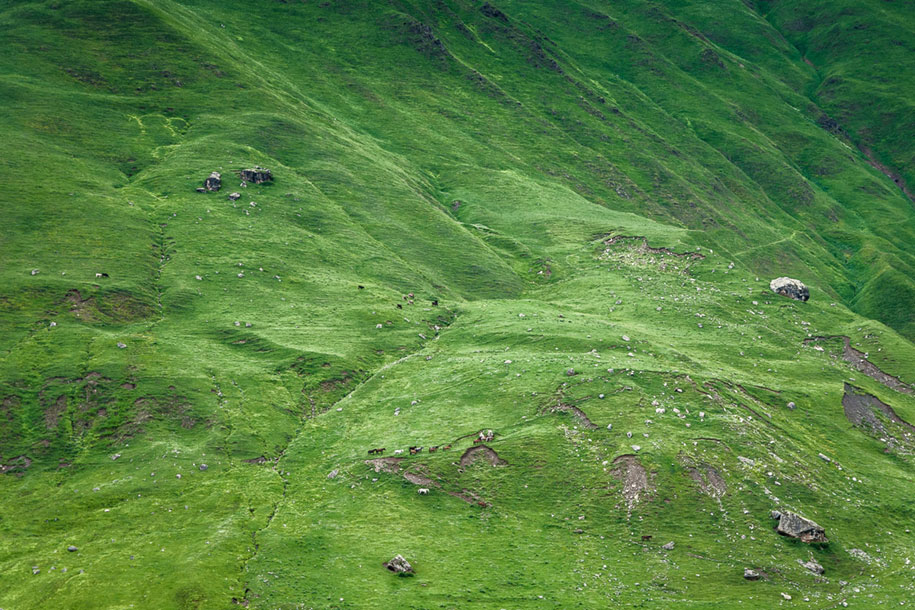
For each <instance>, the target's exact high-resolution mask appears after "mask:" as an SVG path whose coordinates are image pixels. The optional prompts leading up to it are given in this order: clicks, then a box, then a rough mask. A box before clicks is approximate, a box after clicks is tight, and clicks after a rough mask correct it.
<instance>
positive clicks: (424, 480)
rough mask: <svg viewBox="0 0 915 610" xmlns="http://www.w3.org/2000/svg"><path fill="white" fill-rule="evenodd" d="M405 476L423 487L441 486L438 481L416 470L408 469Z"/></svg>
mask: <svg viewBox="0 0 915 610" xmlns="http://www.w3.org/2000/svg"><path fill="white" fill-rule="evenodd" d="M403 478H405V479H406V480H408V481H410V482H411V483H413V484H414V485H420V486H422V487H440V485H439V484H438V483H436V482H435V481H433V480H432V479H430V478H429V477H427V476H424V475H421V474H419V473H416V472H410V471H407V472H405V473H403Z"/></svg>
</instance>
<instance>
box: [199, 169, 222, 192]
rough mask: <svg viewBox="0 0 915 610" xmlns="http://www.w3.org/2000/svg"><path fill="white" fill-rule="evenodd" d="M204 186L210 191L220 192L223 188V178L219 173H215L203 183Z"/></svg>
mask: <svg viewBox="0 0 915 610" xmlns="http://www.w3.org/2000/svg"><path fill="white" fill-rule="evenodd" d="M203 186H204V188H206V190H208V191H214V192H215V191H218V190H219V189H221V188H222V177H221V175H220V173H219V172H213V173H211V174H210V176H209V177H208V178H207V179H206V180H204V181H203Z"/></svg>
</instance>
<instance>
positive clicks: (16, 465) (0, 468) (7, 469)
mask: <svg viewBox="0 0 915 610" xmlns="http://www.w3.org/2000/svg"><path fill="white" fill-rule="evenodd" d="M31 465H32V460H31V458H29V457H28V456H26V455H17V456H16V457H14V458H10V459H8V460H6V461H4V462H0V474H7V473H10V474H14V475H16V476H20V477H21V476H22V475H24V474H25V470H26V468H28V467H29V466H31Z"/></svg>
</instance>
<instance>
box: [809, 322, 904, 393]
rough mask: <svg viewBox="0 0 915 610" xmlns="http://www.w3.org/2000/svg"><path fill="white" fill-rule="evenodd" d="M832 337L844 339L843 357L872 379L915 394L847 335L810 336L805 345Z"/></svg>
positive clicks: (894, 388)
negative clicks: (852, 343) (858, 348)
mask: <svg viewBox="0 0 915 610" xmlns="http://www.w3.org/2000/svg"><path fill="white" fill-rule="evenodd" d="M830 339H842V341H843V342H844V344H845V345H844V348H843V350H842V358H843V359H844V360H845V361H846V362H848V363H849V364H850V365H852V367H854V368H855V369H856V370H858V371H860V372H862V373H864V374H865V375H867V376H868V377H870V378H871V379H875V380H877V381H879V382H880V383H882V384H883V385H885V386H886V387H888V388H890V389H891V390H896V391H897V392H902V393H903V394H915V390H913V389H912V386H911V385H909V384H907V383H905V382H904V381H902V380H901V379H899V378H898V377H894V376H893V375H890V374H889V373H884V372H883V371H881V370H880V368H879V367H878V366H877V365H875V364H874V363H873V362H871V361H869V360H868V359H867V358H866V357H865V354H864V352H862V351H859V350H856V349H855V348H853V347H852V346H851V340H850V339H849V338H848V337H846V336H845V335H829V336H823V337H809V338H807V339H804V345H807V344H809V343H816V342H819V341H829V340H830Z"/></svg>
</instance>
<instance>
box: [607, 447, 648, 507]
mask: <svg viewBox="0 0 915 610" xmlns="http://www.w3.org/2000/svg"><path fill="white" fill-rule="evenodd" d="M613 466H614V468H613V470H611V471H610V474H612V475H613V476H614V477H616V478H617V479H619V480H620V482H621V483H622V484H623V489H622V494H623V497H624V498H625V499H626V507H627V512H629V513H631V512H632V509H633V508H634V507H635V506H636V505H637V504H638V503H639V502H640V501H641V500H642V499H643V498H644V497H646V496H648V495H649V494H650V493H651V492H653V491H654V486H653V485H652V484H651V481H650V480H649V477H648V471H647V470H645V467H644V466H642V464H641V462H639V459H638V458H637V457H636V456H634V455H632V454H626V455H621V456H619V457H618V458H616V459H615V460H613Z"/></svg>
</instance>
